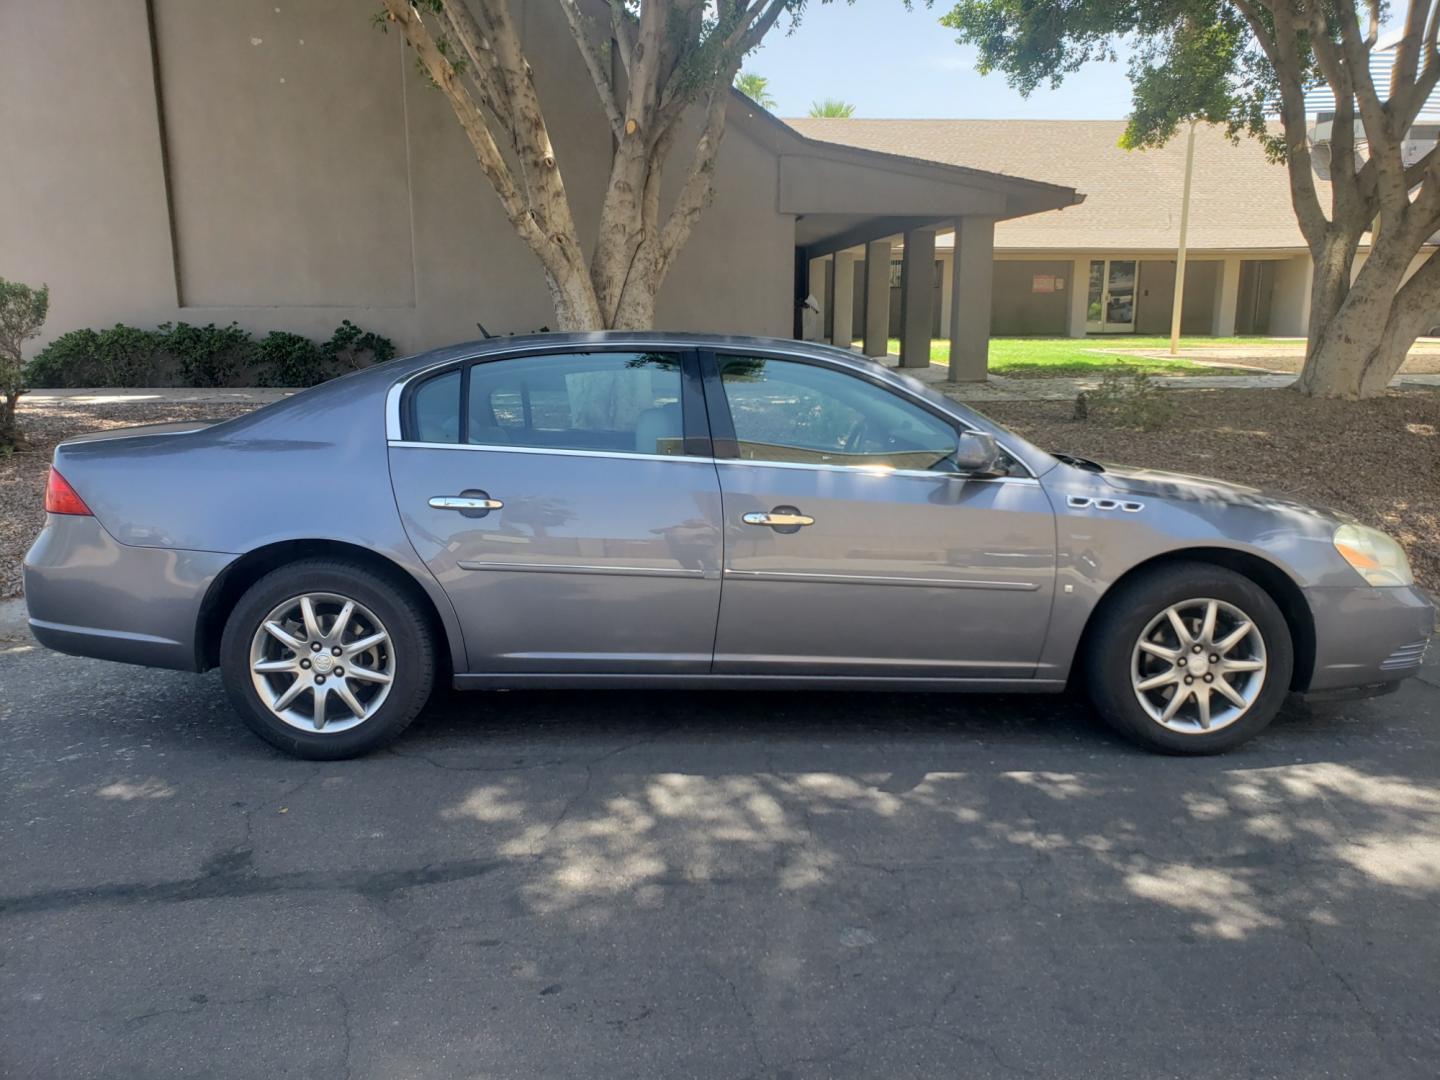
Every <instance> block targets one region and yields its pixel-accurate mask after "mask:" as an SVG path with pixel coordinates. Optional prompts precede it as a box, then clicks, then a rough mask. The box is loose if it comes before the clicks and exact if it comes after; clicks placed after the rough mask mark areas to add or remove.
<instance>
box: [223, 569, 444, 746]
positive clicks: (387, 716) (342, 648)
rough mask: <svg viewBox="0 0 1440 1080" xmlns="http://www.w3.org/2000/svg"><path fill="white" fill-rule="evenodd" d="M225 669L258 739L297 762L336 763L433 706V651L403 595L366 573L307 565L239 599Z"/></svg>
mask: <svg viewBox="0 0 1440 1080" xmlns="http://www.w3.org/2000/svg"><path fill="white" fill-rule="evenodd" d="M220 668H221V672H222V674H223V676H224V680H225V689H226V691H227V692H228V693H229V695H230V700H231V702H232V703H233V704H234V706H235V709H236V711H237V712H239V713H240V716H241V718H242V719H243V720H244V721H245V723H246V725H247V726H248V727H249V728H250V729H251V730H252V731H254V732H255V734H257V735H259V736H260V737H261V738H262V739H264V740H265V741H266V742H268V743H270V744H272V745H274V746H277V747H279V748H280V749H282V750H284V751H286V752H288V753H291V754H294V755H295V756H297V757H303V758H310V759H314V760H333V759H337V758H347V757H354V756H356V755H359V754H364V753H366V752H368V751H370V750H373V749H375V748H376V747H378V746H382V745H384V744H385V743H388V742H390V741H391V740H392V739H394V738H395V737H396V736H398V735H399V734H400V733H401V732H402V731H404V730H405V728H406V727H408V726H409V724H410V722H411V721H412V720H413V719H414V718H415V715H416V714H417V713H418V712H419V711H420V709H421V708H422V707H423V706H424V704H425V701H426V699H427V698H428V697H429V696H430V689H431V684H432V682H433V678H434V647H433V644H432V642H431V640H430V634H429V631H428V629H427V627H426V622H425V617H424V614H423V612H422V611H421V610H420V608H419V606H418V605H417V604H416V603H415V601H414V600H413V599H412V598H411V597H410V596H408V595H407V594H406V593H405V591H404V590H403V589H400V588H397V587H396V586H395V585H394V584H392V583H391V582H390V581H388V580H386V579H385V578H383V577H381V576H380V575H377V574H375V573H373V572H371V571H369V570H367V569H365V568H364V567H361V566H357V565H354V564H351V563H347V562H340V561H335V560H328V559H307V560H304V561H301V562H296V563H292V564H290V565H288V566H284V567H281V568H280V569H278V570H274V571H272V572H271V573H269V574H266V575H265V576H264V577H263V578H261V579H260V580H259V581H257V582H256V583H255V584H254V585H252V586H251V587H250V588H249V589H248V590H247V591H246V592H245V594H244V595H243V596H242V597H241V598H240V601H239V603H237V604H236V605H235V609H234V610H233V611H232V612H231V613H230V618H229V620H228V621H227V622H226V624H225V632H224V635H223V637H222V638H221V643H220Z"/></svg>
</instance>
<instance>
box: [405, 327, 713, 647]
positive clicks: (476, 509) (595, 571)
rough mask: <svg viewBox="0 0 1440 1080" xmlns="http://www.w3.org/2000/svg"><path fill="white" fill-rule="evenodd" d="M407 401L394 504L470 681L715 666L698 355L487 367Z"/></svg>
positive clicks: (425, 386) (604, 356) (707, 467)
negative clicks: (448, 613)
mask: <svg viewBox="0 0 1440 1080" xmlns="http://www.w3.org/2000/svg"><path fill="white" fill-rule="evenodd" d="M687 374H688V375H689V378H688V380H687ZM687 381H688V382H689V384H690V385H689V386H687ZM403 402H404V403H403V405H402V410H401V411H402V424H403V426H404V438H403V440H402V441H400V442H396V443H392V444H391V448H390V468H391V478H392V481H393V483H394V487H395V495H396V500H397V503H398V505H399V508H400V513H401V516H402V518H403V520H404V523H405V528H406V531H407V532H408V533H409V535H410V539H411V542H412V543H414V545H415V548H416V550H417V551H418V552H419V553H420V556H421V557H422V558H423V559H424V560H425V562H426V563H427V565H428V566H429V567H430V569H431V570H432V571H433V572H434V574H435V576H436V578H437V579H438V580H439V581H440V583H441V585H443V586H444V588H445V590H446V592H447V593H448V594H449V596H450V598H451V601H452V602H453V603H454V605H455V611H456V614H457V615H458V617H459V619H460V623H461V626H462V628H463V631H464V635H465V648H466V652H467V654H468V657H469V670H470V672H471V673H473V674H491V673H507V672H529V673H557V674H573V673H581V672H604V673H617V674H625V673H636V674H655V673H678V674H685V673H703V672H706V671H708V670H709V669H710V658H711V652H712V649H713V645H714V639H715V620H716V615H717V610H718V607H719V602H720V551H721V548H720V542H721V541H720V490H719V484H718V482H717V480H716V476H715V467H714V465H713V464H712V463H711V461H710V460H709V457H708V454H709V450H708V444H707V443H705V442H704V437H705V436H704V403H703V401H702V400H701V390H700V388H699V382H698V372H697V371H696V370H695V369H694V359H693V357H690V356H683V357H682V356H680V355H672V354H663V353H651V352H637V351H634V350H630V351H624V352H619V351H611V352H591V353H570V354H558V355H557V354H551V355H525V356H512V357H509V358H501V359H494V360H481V361H476V362H472V363H470V364H468V365H458V366H456V367H454V368H452V369H450V370H448V371H444V372H440V373H438V374H435V375H432V376H429V377H427V378H426V379H425V380H423V381H420V382H418V383H416V384H414V385H412V386H411V387H409V388H407V391H406V395H405V397H404V399H403ZM687 437H688V438H689V440H690V445H689V446H688V447H687V441H686V440H687ZM687 449H698V450H699V451H700V452H699V453H697V454H694V455H689V454H687V453H686V450H687Z"/></svg>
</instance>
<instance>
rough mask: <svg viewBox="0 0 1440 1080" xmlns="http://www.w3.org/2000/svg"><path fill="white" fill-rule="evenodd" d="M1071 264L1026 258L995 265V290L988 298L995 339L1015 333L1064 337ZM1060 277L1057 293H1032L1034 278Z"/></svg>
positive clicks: (1072, 285)
mask: <svg viewBox="0 0 1440 1080" xmlns="http://www.w3.org/2000/svg"><path fill="white" fill-rule="evenodd" d="M1070 268H1071V264H1070V263H1069V262H1066V261H1060V260H1041V259H1034V260H1032V259H1026V260H1024V261H1015V262H1010V261H997V262H996V263H995V284H994V291H993V292H992V293H991V298H990V332H991V333H992V334H994V335H995V336H997V337H1007V336H1010V335H1018V334H1046V335H1050V336H1053V337H1063V336H1064V335H1065V319H1066V314H1067V312H1068V310H1069V304H1070V290H1071V289H1072V288H1074V287H1075V283H1074V282H1073V281H1071V280H1070ZM1037 274H1044V275H1048V276H1053V277H1059V278H1063V279H1064V280H1065V288H1064V289H1063V290H1061V291H1059V292H1050V293H1037V292H1033V291H1032V286H1033V282H1034V278H1035V275H1037Z"/></svg>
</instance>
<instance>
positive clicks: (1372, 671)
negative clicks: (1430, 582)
mask: <svg viewBox="0 0 1440 1080" xmlns="http://www.w3.org/2000/svg"><path fill="white" fill-rule="evenodd" d="M1305 599H1306V601H1307V602H1308V603H1309V605H1310V612H1311V614H1312V615H1313V616H1314V620H1315V664H1314V668H1313V670H1312V671H1311V675H1310V682H1309V685H1308V686H1304V687H1301V688H1300V689H1301V690H1303V691H1304V692H1305V693H1306V694H1307V695H1313V696H1316V697H1319V696H1321V695H1325V696H1334V695H1332V694H1330V692H1331V691H1347V690H1355V691H1364V690H1369V691H1370V692H1372V693H1385V692H1386V691H1387V690H1390V689H1393V685H1394V684H1395V683H1398V682H1400V680H1402V679H1407V678H1409V677H1410V676H1411V675H1415V674H1418V673H1419V671H1420V665H1421V664H1422V662H1423V661H1424V657H1425V648H1426V644H1427V642H1428V641H1429V639H1430V635H1431V634H1432V633H1433V632H1434V630H1435V608H1434V607H1433V606H1432V605H1431V603H1430V599H1429V597H1427V596H1426V595H1425V593H1423V592H1422V591H1421V590H1420V589H1419V588H1416V587H1414V586H1412V587H1410V588H1386V589H1375V588H1370V587H1368V586H1366V587H1361V588H1353V589H1331V588H1323V589H1321V588H1317V589H1306V590H1305ZM1361 696H1363V694H1362V695H1361Z"/></svg>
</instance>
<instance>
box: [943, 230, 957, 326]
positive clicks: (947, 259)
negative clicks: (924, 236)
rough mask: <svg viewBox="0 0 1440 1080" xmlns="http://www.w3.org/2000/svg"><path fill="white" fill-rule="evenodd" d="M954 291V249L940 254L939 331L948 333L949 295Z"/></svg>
mask: <svg viewBox="0 0 1440 1080" xmlns="http://www.w3.org/2000/svg"><path fill="white" fill-rule="evenodd" d="M954 289H955V249H954V248H953V247H952V248H951V249H950V250H949V251H948V252H941V253H940V329H941V331H942V332H944V333H949V331H950V294H951V293H952V292H953V291H954Z"/></svg>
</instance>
